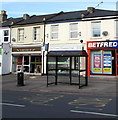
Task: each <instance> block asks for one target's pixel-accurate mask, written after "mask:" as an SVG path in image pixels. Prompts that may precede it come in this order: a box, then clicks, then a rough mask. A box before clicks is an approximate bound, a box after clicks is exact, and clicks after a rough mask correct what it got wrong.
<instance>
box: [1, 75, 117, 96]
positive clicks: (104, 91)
mask: <svg viewBox="0 0 118 120" xmlns="http://www.w3.org/2000/svg"><path fill="white" fill-rule="evenodd" d="M117 83H118V77H90V78H88V86H84V87H82V88H81V89H78V88H79V87H78V85H70V84H58V85H49V86H48V87H47V76H41V75H24V84H25V86H17V75H16V74H9V75H4V76H2V89H3V90H15V91H31V92H63V93H71V94H92V95H94V94H95V95H106V96H107V95H108V96H116V95H117V93H118V91H116V87H117V85H116V84H117Z"/></svg>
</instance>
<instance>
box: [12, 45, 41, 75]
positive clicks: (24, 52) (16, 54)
mask: <svg viewBox="0 0 118 120" xmlns="http://www.w3.org/2000/svg"><path fill="white" fill-rule="evenodd" d="M21 71H22V72H24V73H33V74H34V73H36V74H38V73H42V57H41V46H32V45H30V46H27V45H26V46H22V47H21V46H20V47H18V46H17V47H13V48H12V72H21Z"/></svg>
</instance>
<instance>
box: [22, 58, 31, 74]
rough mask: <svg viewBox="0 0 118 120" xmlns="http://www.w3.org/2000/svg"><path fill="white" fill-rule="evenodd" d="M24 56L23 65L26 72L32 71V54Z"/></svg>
mask: <svg viewBox="0 0 118 120" xmlns="http://www.w3.org/2000/svg"><path fill="white" fill-rule="evenodd" d="M23 58H24V65H23V71H24V72H28V73H29V72H30V56H23Z"/></svg>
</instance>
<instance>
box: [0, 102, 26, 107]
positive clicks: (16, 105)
mask: <svg viewBox="0 0 118 120" xmlns="http://www.w3.org/2000/svg"><path fill="white" fill-rule="evenodd" d="M0 104H2V105H9V106H15V107H25V105H18V104H11V103H0Z"/></svg>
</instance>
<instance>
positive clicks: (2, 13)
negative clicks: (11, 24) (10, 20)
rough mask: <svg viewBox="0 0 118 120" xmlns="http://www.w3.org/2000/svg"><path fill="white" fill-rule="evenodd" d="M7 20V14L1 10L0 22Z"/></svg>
mask: <svg viewBox="0 0 118 120" xmlns="http://www.w3.org/2000/svg"><path fill="white" fill-rule="evenodd" d="M6 20H7V14H6V11H5V10H2V11H1V14H0V22H4V21H6Z"/></svg>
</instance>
